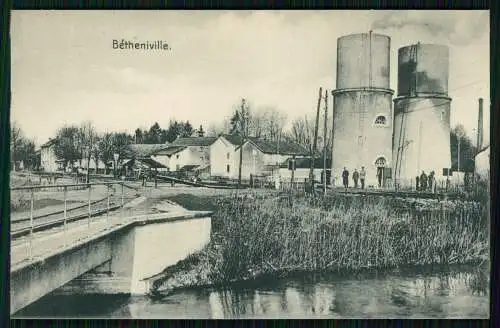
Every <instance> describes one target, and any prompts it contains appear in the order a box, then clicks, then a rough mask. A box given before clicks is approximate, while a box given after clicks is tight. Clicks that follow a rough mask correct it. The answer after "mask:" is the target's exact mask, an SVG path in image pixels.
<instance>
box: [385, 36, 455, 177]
mask: <svg viewBox="0 0 500 328" xmlns="http://www.w3.org/2000/svg"><path fill="white" fill-rule="evenodd" d="M448 62H449V50H448V47H447V46H443V45H436V44H420V43H419V44H416V45H410V46H407V47H403V48H400V49H399V51H398V97H397V98H396V99H394V139H393V155H392V157H393V160H394V163H393V170H394V180H395V182H396V184H397V185H399V186H405V185H409V184H412V181H414V180H415V177H416V176H417V175H419V174H421V172H422V171H425V172H426V174H429V172H431V171H434V172H435V177H436V180H437V181H439V180H441V181H444V180H446V176H444V171H445V170H444V169H447V168H451V148H450V104H451V98H449V97H448V75H449V73H448V70H449V63H448Z"/></svg>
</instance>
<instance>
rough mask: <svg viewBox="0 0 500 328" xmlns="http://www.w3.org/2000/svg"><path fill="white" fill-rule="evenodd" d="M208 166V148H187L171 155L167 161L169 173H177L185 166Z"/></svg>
mask: <svg viewBox="0 0 500 328" xmlns="http://www.w3.org/2000/svg"><path fill="white" fill-rule="evenodd" d="M208 164H210V147H201V146H188V147H187V148H185V149H183V150H181V151H180V152H178V153H175V154H173V155H172V156H171V157H170V160H169V168H170V170H171V171H177V170H179V169H180V168H182V167H183V166H185V165H208Z"/></svg>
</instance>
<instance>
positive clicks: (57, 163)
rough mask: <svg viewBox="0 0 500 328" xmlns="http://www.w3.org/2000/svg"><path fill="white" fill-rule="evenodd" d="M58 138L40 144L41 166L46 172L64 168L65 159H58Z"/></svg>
mask: <svg viewBox="0 0 500 328" xmlns="http://www.w3.org/2000/svg"><path fill="white" fill-rule="evenodd" d="M55 144H56V139H50V140H49V141H47V142H46V143H44V144H43V145H41V146H40V166H41V169H42V170H44V171H45V172H56V171H59V170H62V168H63V164H64V161H63V160H58V159H57V157H56V152H55Z"/></svg>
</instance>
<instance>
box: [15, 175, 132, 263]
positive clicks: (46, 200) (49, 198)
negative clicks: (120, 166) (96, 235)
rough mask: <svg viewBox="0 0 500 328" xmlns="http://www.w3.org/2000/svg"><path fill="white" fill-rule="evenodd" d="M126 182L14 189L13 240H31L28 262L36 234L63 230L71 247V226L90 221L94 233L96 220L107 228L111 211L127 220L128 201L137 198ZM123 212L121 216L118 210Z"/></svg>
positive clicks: (31, 256) (89, 225)
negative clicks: (96, 218)
mask: <svg viewBox="0 0 500 328" xmlns="http://www.w3.org/2000/svg"><path fill="white" fill-rule="evenodd" d="M126 190H127V191H128V190H130V189H129V187H128V186H126V185H125V183H124V182H123V181H120V182H95V183H81V184H65V185H62V184H59V185H43V186H23V187H15V188H11V189H10V191H11V215H10V223H11V240H16V239H18V240H19V239H20V238H22V237H27V238H28V243H29V245H28V259H32V258H33V253H34V252H33V250H34V249H33V247H34V246H33V239H34V238H33V234H34V232H37V231H43V230H47V229H52V228H56V227H59V228H61V227H62V229H63V238H64V245H67V240H68V238H67V237H68V236H67V228H68V224H69V223H71V222H76V221H84V220H86V221H87V227H88V229H87V230H88V231H90V228H91V224H92V221H93V220H92V218H95V217H96V216H104V215H105V216H106V218H105V220H100V221H99V222H101V223H100V224H101V225H102V224H103V221H104V227H105V229H107V228H108V227H109V223H110V222H109V216H110V212H113V211H117V213H116V214H118V215H119V217H120V218H122V219H123V218H124V216H125V213H124V205H125V201H126V200H129V199H130V198H135V195H134V196H131V195H129V194H127V195H126V193H125V191H126ZM119 209H121V210H120V212H119V213H118V210H119Z"/></svg>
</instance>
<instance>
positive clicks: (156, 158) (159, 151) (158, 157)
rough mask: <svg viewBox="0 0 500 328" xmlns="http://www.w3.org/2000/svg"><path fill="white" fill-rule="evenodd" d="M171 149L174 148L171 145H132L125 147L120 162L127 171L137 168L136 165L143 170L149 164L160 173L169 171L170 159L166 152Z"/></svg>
mask: <svg viewBox="0 0 500 328" xmlns="http://www.w3.org/2000/svg"><path fill="white" fill-rule="evenodd" d="M170 148H172V147H171V146H170V145H169V144H130V145H127V146H125V147H124V149H123V152H122V156H123V158H122V159H121V160H120V162H121V165H123V167H125V168H127V170H128V169H129V168H130V169H132V167H135V166H137V165H136V164H138V166H137V168H143V167H147V166H148V163H150V164H151V168H154V169H156V170H158V171H167V170H168V167H169V161H170V157H169V155H168V154H166V153H164V151H165V150H169V149H170ZM173 148H177V147H173ZM135 160H137V161H135ZM149 160H152V161H153V162H151V161H149ZM141 163H142V164H141ZM139 164H140V165H139Z"/></svg>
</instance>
